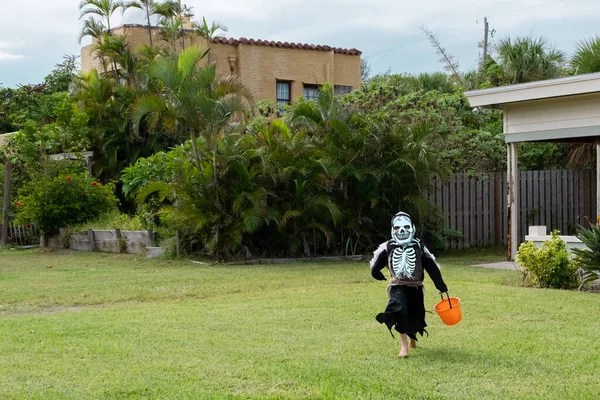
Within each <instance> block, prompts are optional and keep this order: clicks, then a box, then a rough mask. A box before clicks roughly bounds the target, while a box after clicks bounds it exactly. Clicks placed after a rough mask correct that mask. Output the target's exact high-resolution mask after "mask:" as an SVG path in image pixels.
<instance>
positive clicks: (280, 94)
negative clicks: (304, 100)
mask: <svg viewBox="0 0 600 400" xmlns="http://www.w3.org/2000/svg"><path fill="white" fill-rule="evenodd" d="M291 100H292V93H291V90H290V82H289V81H277V105H278V106H279V108H283V107H284V106H287V105H288V104H290V102H291Z"/></svg>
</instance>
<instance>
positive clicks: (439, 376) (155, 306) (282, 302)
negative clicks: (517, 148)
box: [0, 250, 600, 399]
mask: <svg viewBox="0 0 600 400" xmlns="http://www.w3.org/2000/svg"><path fill="white" fill-rule="evenodd" d="M501 258H502V256H501V254H500V253H497V254H495V255H494V254H492V255H486V253H483V252H482V253H470V254H465V255H462V256H454V257H442V258H440V262H441V264H442V272H443V274H444V279H445V280H446V283H447V284H448V286H449V288H450V294H451V295H453V296H457V297H460V298H461V301H462V310H463V320H462V321H461V322H460V323H459V324H458V325H456V326H445V325H443V324H442V322H441V320H440V319H439V317H438V316H437V315H435V314H428V316H427V321H428V324H429V327H428V330H429V333H430V336H429V337H424V338H423V339H421V340H419V348H417V349H416V350H413V351H412V352H411V354H410V357H409V358H408V359H399V358H398V357H397V353H398V339H395V340H394V339H392V337H391V336H390V334H389V333H388V331H387V329H386V328H385V327H384V326H382V325H379V324H378V323H377V322H376V321H375V319H374V316H375V315H376V314H377V313H378V312H380V311H382V310H383V309H384V307H385V304H386V284H385V283H383V282H378V281H375V280H373V279H372V278H371V277H370V273H369V269H368V266H367V263H365V262H362V263H322V264H293V265H282V266H273V265H267V266H202V265H194V264H191V263H189V262H186V261H157V260H146V259H143V258H136V257H134V256H122V255H107V254H92V253H66V252H57V253H43V252H39V251H28V252H15V251H2V250H0V335H1V338H2V341H1V347H0V398H1V399H63V398H64V399H88V398H94V399H122V398H128V399H129V398H131V399H146V398H147V399H150V398H152V399H155V398H156V399H203V398H206V399H209V398H210V399H247V398H256V399H265V398H273V399H279V398H281V399H298V398H306V399H321V398H331V399H359V398H365V399H408V398H415V399H417V398H419V399H420V398H428V399H438V398H455V399H465V398H472V399H480V398H518V399H527V398H555V399H566V398H573V399H585V398H589V399H593V398H598V397H599V396H600V378H599V377H600V375H599V374H600V355H599V350H600V340H599V339H600V322H599V321H598V311H599V310H600V296H599V295H598V294H592V293H578V292H569V291H558V290H540V289H532V288H523V287H520V286H519V285H520V282H521V275H520V274H519V273H518V272H515V271H502V270H488V269H483V268H474V267H469V266H468V265H470V264H472V263H473V262H475V261H493V260H500V259H501ZM426 287H427V293H426V296H425V302H426V307H427V308H428V309H433V306H434V304H435V303H436V302H437V301H438V299H439V297H438V295H437V291H436V290H435V288H434V287H433V285H432V284H431V281H430V280H428V279H427V284H426Z"/></svg>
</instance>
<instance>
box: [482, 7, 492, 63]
mask: <svg viewBox="0 0 600 400" xmlns="http://www.w3.org/2000/svg"><path fill="white" fill-rule="evenodd" d="M483 25H484V32H485V33H484V36H483V62H484V63H485V60H486V59H487V55H488V35H489V32H490V26H489V25H488V20H487V17H485V18H484V19H483Z"/></svg>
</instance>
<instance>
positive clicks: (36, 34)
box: [0, 0, 600, 85]
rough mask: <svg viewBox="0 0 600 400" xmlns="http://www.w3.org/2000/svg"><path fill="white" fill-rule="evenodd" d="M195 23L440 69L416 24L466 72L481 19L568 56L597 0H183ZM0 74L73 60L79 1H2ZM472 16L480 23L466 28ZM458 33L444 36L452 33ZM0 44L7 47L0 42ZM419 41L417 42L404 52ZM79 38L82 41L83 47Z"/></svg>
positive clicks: (380, 62)
mask: <svg viewBox="0 0 600 400" xmlns="http://www.w3.org/2000/svg"><path fill="white" fill-rule="evenodd" d="M183 1H184V2H185V3H187V4H188V5H189V6H192V7H193V12H194V13H195V14H196V16H195V18H196V19H201V18H202V16H203V15H204V16H206V18H207V20H208V21H212V20H216V21H219V22H222V23H224V24H225V25H227V26H229V28H230V30H229V32H228V33H227V35H228V36H233V37H242V36H243V37H247V38H255V39H269V40H281V41H288V42H302V43H315V44H328V45H331V46H339V47H355V48H358V49H360V50H362V51H363V54H364V55H366V56H369V55H373V54H377V53H381V52H383V51H386V50H390V49H394V50H392V51H389V52H386V53H385V54H383V55H381V56H379V57H377V58H375V59H373V70H374V72H383V71H385V70H386V69H387V68H388V66H390V67H392V70H393V71H398V72H404V71H410V72H414V71H431V70H435V69H438V70H439V69H440V68H441V66H440V65H439V64H438V63H437V58H438V57H437V56H436V55H435V52H433V51H432V49H431V48H430V45H429V43H427V41H426V40H424V41H421V40H422V39H423V35H422V33H421V31H420V30H419V26H420V25H425V26H427V27H428V28H429V29H431V30H432V31H434V32H436V33H437V34H438V35H439V38H440V40H441V41H442V44H443V45H444V46H445V47H446V48H447V49H448V50H449V51H450V52H451V53H453V54H455V55H456V58H457V59H458V60H459V61H460V62H461V65H464V66H465V67H466V66H468V65H471V64H473V62H474V60H476V59H477V56H478V53H479V52H480V50H479V49H478V48H477V43H478V42H479V41H480V40H481V39H482V37H483V24H482V19H483V17H484V16H488V17H489V21H490V28H491V29H496V38H498V37H504V36H506V35H511V36H517V35H519V36H523V35H528V34H531V33H533V34H535V35H544V36H546V37H547V38H548V39H549V40H550V41H552V42H556V43H557V45H558V47H559V48H561V49H563V50H565V51H567V52H571V51H572V49H573V47H574V43H575V42H576V41H577V40H579V39H580V38H581V37H585V36H590V35H593V34H596V33H598V31H597V20H598V19H599V18H600V7H598V6H597V4H598V0H562V1H555V0H452V1H450V0H399V1H390V0H228V1H225V2H224V1H222V0H183ZM2 3H3V4H2V10H1V12H0V38H3V40H4V42H0V60H2V61H10V63H8V62H3V63H0V76H2V80H3V81H4V84H8V85H13V84H16V83H20V82H35V81H36V80H40V79H43V77H44V76H45V75H46V74H47V73H48V72H49V71H50V69H51V68H52V67H53V65H54V64H55V63H57V62H59V61H60V59H61V57H62V56H63V54H73V53H75V54H78V53H79V49H80V46H79V44H78V43H77V37H78V34H79V30H80V29H81V21H80V20H79V9H78V4H79V1H78V0H14V1H8V0H6V1H2ZM476 20H478V21H479V23H478V24H477V23H475V21H476ZM124 22H126V23H140V24H143V23H145V21H144V16H143V13H142V12H139V11H137V10H129V11H128V12H127V13H126V14H125V16H121V14H120V13H116V14H115V15H114V17H113V19H112V20H111V23H112V25H113V26H116V25H119V24H122V23H124ZM456 27H460V28H459V29H455V30H451V28H456ZM6 41H10V43H9V44H6V43H7V42H6ZM415 41H419V43H417V44H412V45H409V46H403V45H405V44H407V43H412V42H415ZM85 43H86V42H84V44H85Z"/></svg>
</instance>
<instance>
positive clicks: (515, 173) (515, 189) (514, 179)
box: [507, 143, 520, 260]
mask: <svg viewBox="0 0 600 400" xmlns="http://www.w3.org/2000/svg"><path fill="white" fill-rule="evenodd" d="M507 172H508V179H507V187H508V215H509V221H508V222H509V224H508V226H509V229H508V233H509V235H510V236H509V241H508V242H509V246H510V247H509V249H508V250H509V252H510V259H511V260H514V259H515V257H516V255H517V250H518V248H519V243H520V242H519V169H518V165H517V144H516V143H509V144H508V160H507Z"/></svg>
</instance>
